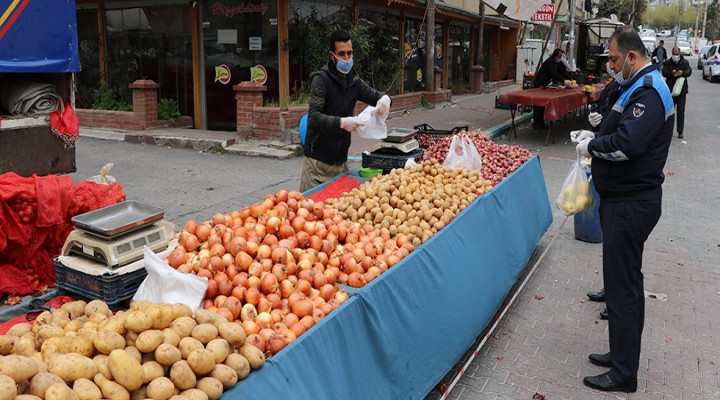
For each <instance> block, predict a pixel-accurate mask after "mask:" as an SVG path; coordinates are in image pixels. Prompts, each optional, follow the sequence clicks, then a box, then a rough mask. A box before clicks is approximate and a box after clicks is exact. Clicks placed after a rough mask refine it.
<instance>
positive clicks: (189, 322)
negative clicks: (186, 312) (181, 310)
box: [170, 317, 197, 339]
mask: <svg viewBox="0 0 720 400" xmlns="http://www.w3.org/2000/svg"><path fill="white" fill-rule="evenodd" d="M196 326H197V322H195V320H194V319H192V318H190V317H180V318H178V319H176V320H175V321H173V322H172V323H171V324H170V329H172V330H174V331H175V332H177V334H178V336H180V339H182V338H185V337H188V336H190V334H192V330H193V328H195V327H196Z"/></svg>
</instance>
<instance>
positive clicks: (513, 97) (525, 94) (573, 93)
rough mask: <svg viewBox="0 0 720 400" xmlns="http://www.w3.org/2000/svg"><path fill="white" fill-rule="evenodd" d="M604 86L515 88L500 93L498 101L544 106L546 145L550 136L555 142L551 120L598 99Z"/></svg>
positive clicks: (555, 119)
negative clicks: (512, 90) (546, 127)
mask: <svg viewBox="0 0 720 400" xmlns="http://www.w3.org/2000/svg"><path fill="white" fill-rule="evenodd" d="M604 87H605V86H604V85H601V84H595V85H592V86H589V85H586V86H582V87H576V88H551V87H539V88H533V89H527V90H517V91H514V92H509V93H505V94H501V95H500V96H499V98H498V102H500V103H505V104H516V105H517V104H522V105H527V106H538V107H545V121H546V122H549V124H548V130H547V137H546V138H545V144H546V145H547V144H548V141H549V140H550V138H552V141H553V143H555V137H554V136H553V122H554V121H557V120H558V119H560V117H562V116H563V115H565V114H567V113H569V112H572V111H575V110H576V109H578V108H580V107H583V106H586V105H588V104H590V103H594V102H596V101H598V100H599V99H600V94H601V93H602V90H603V88H604ZM511 117H512V119H513V126H514V123H515V114H514V113H513V114H512V115H511ZM574 118H575V114H574V113H573V122H574Z"/></svg>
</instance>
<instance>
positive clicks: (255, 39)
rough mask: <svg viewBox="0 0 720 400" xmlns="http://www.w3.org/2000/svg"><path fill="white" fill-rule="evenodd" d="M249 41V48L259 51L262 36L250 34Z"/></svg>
mask: <svg viewBox="0 0 720 400" xmlns="http://www.w3.org/2000/svg"><path fill="white" fill-rule="evenodd" d="M248 41H249V46H248V47H249V49H250V50H251V51H260V50H262V36H250V37H249V38H248Z"/></svg>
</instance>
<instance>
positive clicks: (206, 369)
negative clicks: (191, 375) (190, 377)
mask: <svg viewBox="0 0 720 400" xmlns="http://www.w3.org/2000/svg"><path fill="white" fill-rule="evenodd" d="M258 351H260V350H258ZM187 362H188V365H190V368H192V370H193V372H195V373H196V374H198V375H205V374H208V373H210V371H212V369H213V368H214V367H215V356H213V354H212V353H211V352H209V351H207V350H205V349H196V350H193V351H191V352H190V354H188V357H187Z"/></svg>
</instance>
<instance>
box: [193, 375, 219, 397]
mask: <svg viewBox="0 0 720 400" xmlns="http://www.w3.org/2000/svg"><path fill="white" fill-rule="evenodd" d="M197 388H198V389H200V390H202V391H203V392H205V394H206V395H207V396H208V399H209V400H218V399H219V398H220V397H221V396H222V394H223V385H222V382H220V381H219V380H217V379H215V378H212V377H209V376H208V377H205V378H202V379H200V381H199V382H198V384H197Z"/></svg>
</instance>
